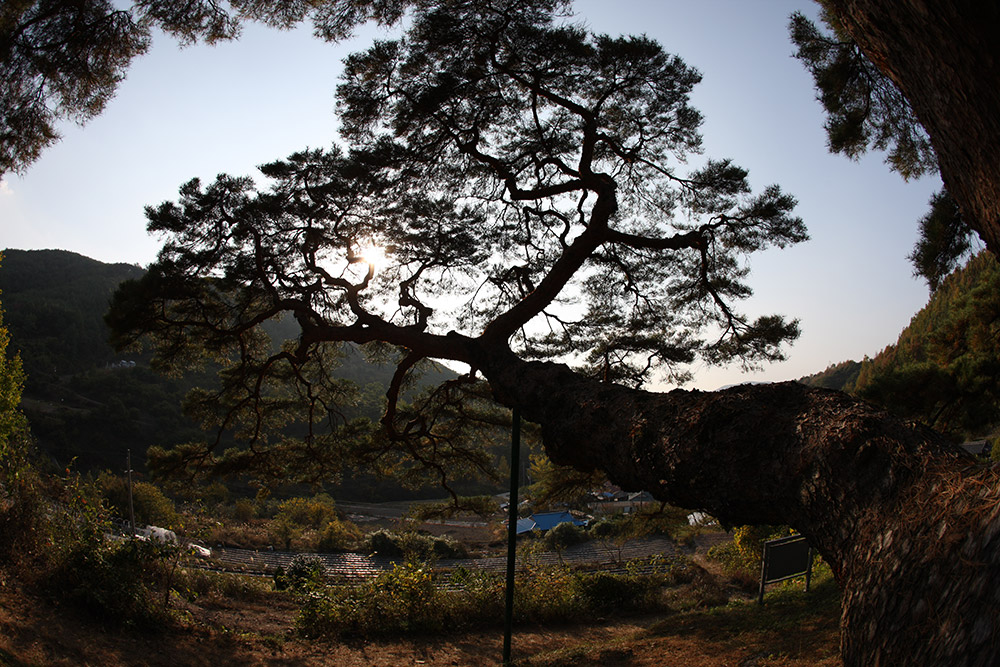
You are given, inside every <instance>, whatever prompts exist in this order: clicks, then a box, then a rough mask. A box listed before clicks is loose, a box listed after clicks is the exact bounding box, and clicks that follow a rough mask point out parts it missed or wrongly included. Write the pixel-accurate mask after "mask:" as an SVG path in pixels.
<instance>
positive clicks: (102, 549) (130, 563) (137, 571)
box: [48, 540, 178, 629]
mask: <svg viewBox="0 0 1000 667" xmlns="http://www.w3.org/2000/svg"><path fill="white" fill-rule="evenodd" d="M177 555H178V553H177V549H176V547H173V546H172V545H166V544H161V543H159V542H156V541H143V540H125V541H122V542H118V543H116V542H97V543H91V542H86V541H84V542H80V543H77V544H75V545H73V546H72V547H71V548H70V549H69V550H68V551H67V552H66V553H65V555H64V557H63V558H62V559H61V561H60V562H59V563H57V564H56V566H55V567H54V569H53V570H52V571H51V574H50V576H49V580H48V588H49V590H50V592H51V593H52V594H53V595H54V596H56V597H58V598H59V599H61V600H66V601H68V602H70V603H71V604H74V605H75V606H77V607H78V608H80V609H81V610H83V611H86V612H87V613H88V614H89V615H91V616H92V617H94V618H96V619H97V620H99V621H102V622H105V623H109V624H113V625H116V626H126V627H136V628H145V629H148V628H152V627H155V626H157V625H159V624H160V623H161V622H162V621H163V620H164V617H165V616H166V611H167V603H168V602H169V591H170V586H171V574H172V570H173V565H174V564H175V563H176V558H177ZM160 595H162V596H163V598H162V601H161V600H160Z"/></svg>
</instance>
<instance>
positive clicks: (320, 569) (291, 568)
mask: <svg viewBox="0 0 1000 667" xmlns="http://www.w3.org/2000/svg"><path fill="white" fill-rule="evenodd" d="M325 575H326V566H325V565H323V561H322V560H320V558H319V557H317V556H312V555H310V554H297V555H296V556H295V557H294V558H292V562H291V563H289V564H288V569H287V570H286V569H284V568H282V567H278V569H277V570H276V571H275V573H274V587H275V588H276V589H277V590H279V591H283V590H286V589H287V590H292V591H296V592H302V591H306V590H311V589H313V588H316V587H317V586H319V585H321V584H322V583H323V577H324V576H325Z"/></svg>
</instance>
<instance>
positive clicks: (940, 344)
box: [801, 252, 1000, 442]
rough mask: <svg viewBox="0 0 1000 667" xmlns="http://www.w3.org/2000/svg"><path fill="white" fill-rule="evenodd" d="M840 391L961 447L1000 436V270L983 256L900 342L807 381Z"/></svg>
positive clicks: (947, 283)
mask: <svg viewBox="0 0 1000 667" xmlns="http://www.w3.org/2000/svg"><path fill="white" fill-rule="evenodd" d="M801 381H802V382H803V383H805V384H808V385H810V386H814V387H826V388H829V389H839V390H842V391H846V392H848V393H851V394H854V395H856V396H859V397H861V398H864V399H866V400H868V401H871V402H873V403H876V404H878V405H881V406H883V407H885V408H886V409H888V410H890V411H891V412H893V413H895V414H896V415H898V416H900V417H904V418H906V419H915V420H919V421H921V422H923V423H925V424H927V425H928V426H931V427H932V428H934V429H936V430H938V431H941V432H943V433H946V434H948V435H949V436H951V437H952V439H953V440H955V441H956V442H962V441H966V440H978V439H983V438H992V437H995V436H996V430H997V426H998V424H1000V266H998V264H997V260H996V259H995V258H994V256H993V255H992V254H990V253H988V252H980V253H979V254H977V255H975V256H973V257H972V258H971V259H970V260H969V261H968V263H967V264H966V265H965V266H964V267H962V268H959V269H957V270H955V271H954V272H952V273H951V275H949V276H947V277H946V278H945V279H944V281H943V282H942V283H941V285H940V286H938V288H937V289H936V290H934V291H933V292H932V293H931V296H930V299H929V300H928V302H927V305H925V306H924V307H923V308H922V309H920V311H919V312H917V313H916V314H915V315H914V316H913V318H912V319H911V320H910V324H909V325H908V326H907V327H906V328H905V329H903V331H902V332H901V333H900V334H899V338H898V339H897V340H896V342H895V343H893V344H891V345H887V346H886V347H885V348H884V349H883V350H882V351H881V352H879V353H877V354H875V355H874V356H873V357H865V358H864V359H863V360H861V361H860V362H858V361H852V360H848V361H843V362H841V363H838V364H833V365H831V366H830V367H828V368H827V369H825V370H823V371H821V372H819V373H816V374H815V375H810V376H808V377H805V378H802V379H801Z"/></svg>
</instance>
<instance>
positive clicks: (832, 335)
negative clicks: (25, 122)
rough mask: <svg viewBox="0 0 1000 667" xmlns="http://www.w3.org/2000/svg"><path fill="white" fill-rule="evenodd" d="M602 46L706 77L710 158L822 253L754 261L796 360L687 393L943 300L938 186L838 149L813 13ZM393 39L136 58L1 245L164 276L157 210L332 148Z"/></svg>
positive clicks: (893, 323) (827, 350) (723, 18)
mask: <svg viewBox="0 0 1000 667" xmlns="http://www.w3.org/2000/svg"><path fill="white" fill-rule="evenodd" d="M575 9H576V12H577V16H578V18H579V19H580V20H583V21H585V22H586V23H587V25H588V26H589V27H590V28H591V29H592V30H593V31H595V32H602V33H609V34H613V35H616V34H640V33H644V34H646V35H648V36H650V37H652V38H655V39H657V40H658V41H659V42H660V43H661V44H663V46H664V47H665V49H666V50H667V51H669V52H672V53H675V54H677V55H679V56H680V57H681V58H683V59H684V60H685V62H687V63H688V64H689V65H692V66H694V67H696V68H697V69H698V70H700V71H701V73H702V75H703V81H702V83H701V84H700V85H699V86H698V87H697V88H696V89H695V91H694V93H693V95H692V100H693V104H694V106H695V107H696V108H698V109H700V110H701V112H702V113H703V115H704V117H705V122H704V125H703V126H702V134H703V135H704V147H705V155H706V157H712V158H731V159H733V160H734V162H735V163H736V164H738V165H740V166H742V167H745V168H747V169H749V172H750V181H751V183H752V185H753V186H754V189H755V190H759V189H761V188H763V187H765V186H767V185H770V184H772V183H777V184H779V185H780V186H781V187H782V189H783V190H784V191H785V192H788V193H790V194H792V195H793V196H795V197H796V198H797V199H798V201H799V205H798V207H797V208H796V213H797V214H798V215H799V216H801V217H802V218H803V220H804V221H805V223H806V225H807V227H808V229H809V233H810V236H811V240H810V241H809V242H807V243H804V244H799V245H798V246H794V247H792V248H787V249H784V250H768V251H766V252H764V253H762V254H760V255H757V256H755V257H754V258H753V260H752V262H751V265H752V274H751V276H750V278H749V283H750V285H751V287H752V288H753V290H754V296H753V297H752V298H751V299H750V300H749V301H748V302H746V303H745V304H743V309H744V311H745V312H747V314H748V315H751V316H755V315H760V314H767V313H781V314H784V315H786V316H789V317H794V318H798V319H799V320H800V327H801V329H802V335H801V336H800V338H799V339H798V340H797V341H796V342H795V343H794V344H793V345H792V346H791V347H790V348H789V349H788V352H787V357H788V358H787V360H786V361H784V362H780V363H775V364H771V365H769V366H767V367H766V368H765V369H763V370H762V371H760V372H755V373H749V374H747V373H742V372H741V371H740V369H739V368H738V367H728V368H706V367H701V366H699V367H696V368H695V375H696V377H695V380H694V381H693V382H692V383H690V384H689V385H687V387H688V388H698V389H705V390H713V389H717V388H719V387H721V386H726V385H730V384H738V383H741V382H770V381H780V380H789V379H796V378H799V377H802V376H804V375H808V374H811V373H815V372H818V371H821V370H823V369H824V368H826V367H827V366H828V365H830V364H833V363H838V362H840V361H844V360H847V359H855V360H860V359H862V358H863V357H864V356H865V355H868V356H874V355H875V354H877V353H878V352H879V351H880V350H881V349H882V348H884V347H885V346H886V345H889V344H891V343H894V342H895V340H896V338H897V336H898V335H899V332H900V331H901V330H902V329H903V328H904V327H905V326H906V325H907V324H908V323H909V320H910V318H911V317H912V316H913V315H914V314H915V313H916V312H917V310H919V309H920V308H921V307H922V306H923V305H924V304H925V303H926V301H927V297H928V291H927V287H926V285H925V284H924V282H923V281H922V280H920V279H917V278H914V277H913V275H912V272H913V269H912V266H911V265H910V263H909V262H908V260H907V259H906V256H907V255H908V254H909V253H910V251H911V250H912V247H913V244H914V242H915V240H916V236H917V220H918V219H919V218H920V217H921V216H922V215H923V214H924V213H925V212H926V210H927V202H928V200H929V199H930V196H931V194H932V193H933V192H935V191H936V190H938V189H939V188H940V181H939V180H938V179H937V177H926V178H923V179H919V180H915V181H910V182H905V181H903V179H902V178H901V177H900V176H899V175H897V174H895V173H893V172H890V171H889V169H888V167H887V166H886V165H885V164H884V163H883V156H881V155H877V154H872V155H868V156H865V157H863V158H862V159H861V160H859V161H857V162H854V161H851V160H849V159H847V158H845V157H843V156H840V155H831V154H829V153H828V151H827V148H826V137H825V133H824V131H823V122H824V117H823V113H822V109H821V107H820V105H819V102H817V101H816V99H815V97H816V96H815V91H814V89H813V86H812V80H811V77H810V76H809V74H808V73H807V72H806V71H805V69H804V68H803V67H802V65H801V64H800V63H799V62H798V61H797V60H795V59H794V58H793V57H792V53H793V47H792V44H791V42H790V41H789V39H788V29H787V25H788V17H789V15H790V14H791V13H792V12H793V11H796V10H798V11H802V12H803V13H805V14H806V15H808V16H815V15H816V12H817V10H816V6H815V5H814V4H813V3H812V2H808V1H806V0H755V1H754V2H747V1H745V0H701V1H700V2H690V1H687V0H685V1H679V0H617V1H615V2H610V1H609V0H577V2H576V3H575ZM384 36H385V33H384V32H383V31H381V30H380V29H377V28H374V27H366V28H364V29H362V30H361V31H359V32H358V34H357V35H356V36H355V37H354V38H353V39H352V40H349V41H346V42H342V43H339V44H328V43H325V42H322V41H320V40H317V39H315V38H313V37H312V35H311V33H310V30H309V29H308V28H302V29H299V30H295V31H290V32H282V31H276V30H271V29H267V28H263V27H254V26H251V27H248V28H247V29H246V30H245V31H244V34H243V36H242V38H241V39H240V40H239V41H236V42H231V43H226V44H220V45H216V46H212V47H209V46H205V45H198V46H189V47H186V48H180V47H178V46H177V44H176V43H175V42H173V41H172V40H170V39H169V38H166V37H164V36H162V35H159V36H157V38H156V39H155V40H154V45H153V48H152V49H151V51H150V52H149V53H148V54H146V55H145V56H143V57H141V58H139V59H138V60H136V61H135V63H134V64H133V66H132V68H131V69H130V70H129V73H128V77H127V79H126V80H125V81H124V82H123V84H122V85H121V87H120V89H119V92H118V94H117V96H116V97H115V99H113V100H112V101H111V103H110V104H109V105H108V106H107V108H106V109H105V111H104V113H102V114H101V115H100V116H98V117H97V118H95V119H93V120H92V121H90V122H89V123H87V124H86V125H85V126H83V127H78V126H76V125H74V124H67V125H65V126H64V127H63V129H62V134H63V138H62V140H61V141H60V142H59V143H58V144H56V145H55V146H54V147H51V148H49V149H48V150H47V151H45V152H44V153H43V155H42V157H41V159H39V160H38V161H37V162H36V163H35V164H34V165H32V166H31V167H30V168H29V169H27V170H26V171H25V172H24V173H23V174H20V175H11V176H8V177H6V178H5V179H4V180H3V181H0V248H18V249H41V248H58V249H64V250H71V251H73V252H77V253H80V254H82V255H85V256H88V257H92V258H94V259H98V260H101V261H104V262H127V263H132V264H139V265H147V264H149V263H150V262H151V261H153V260H154V259H155V256H156V252H157V250H158V248H159V242H158V240H157V239H156V238H155V237H151V236H149V235H148V234H147V233H146V231H145V218H144V215H143V208H144V206H146V205H151V204H158V203H160V202H162V201H164V200H172V199H176V194H177V189H178V187H179V186H180V185H181V184H182V183H184V182H186V181H188V180H190V179H191V178H193V177H196V176H197V177H200V178H201V179H202V180H203V181H211V180H212V179H214V177H215V176H216V175H217V174H220V173H228V174H232V175H244V174H249V175H255V167H256V165H259V164H264V163H266V162H269V161H272V160H275V159H279V158H282V157H285V156H287V155H288V154H290V153H292V152H294V151H297V150H301V149H303V148H305V147H313V148H318V147H326V146H329V145H330V144H331V143H333V141H334V138H335V135H336V130H337V119H336V116H335V113H334V89H335V86H336V84H337V80H338V75H339V71H340V67H341V66H340V63H341V60H342V59H343V58H344V57H345V56H346V55H347V54H348V53H351V52H353V51H356V50H359V49H361V48H364V47H365V46H367V45H368V44H370V43H371V41H372V39H374V38H377V37H384Z"/></svg>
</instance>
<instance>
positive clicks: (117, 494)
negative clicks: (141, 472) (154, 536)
mask: <svg viewBox="0 0 1000 667" xmlns="http://www.w3.org/2000/svg"><path fill="white" fill-rule="evenodd" d="M97 488H98V489H99V490H100V494H101V499H102V500H103V502H104V505H105V507H107V508H108V510H109V511H110V512H111V513H112V514H114V515H115V516H118V517H120V518H122V519H127V518H128V517H129V503H128V481H127V480H126V479H125V478H124V477H122V476H121V475H112V474H111V473H110V472H108V471H107V470H105V471H104V472H102V473H101V474H100V475H98V476H97ZM132 508H133V510H134V511H135V521H136V523H137V524H140V525H142V524H148V525H153V526H161V527H163V528H169V529H171V530H174V529H176V528H179V527H180V522H181V518H180V515H179V514H178V513H177V508H176V507H175V506H174V501H172V500H171V499H170V498H168V497H167V496H166V495H164V493H163V491H161V490H160V489H159V488H158V487H157V486H156V485H155V484H150V483H149V482H136V483H134V484H133V485H132Z"/></svg>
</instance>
